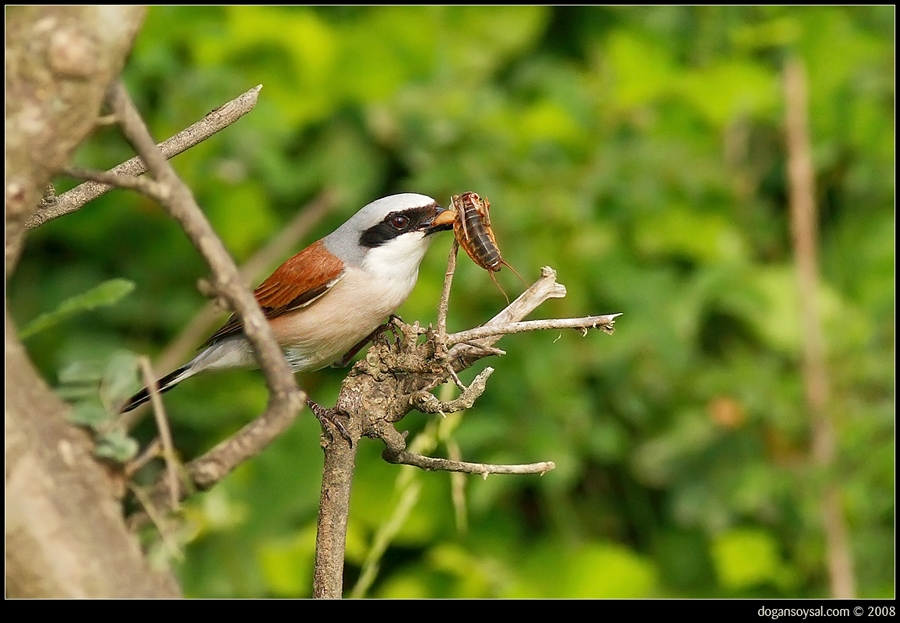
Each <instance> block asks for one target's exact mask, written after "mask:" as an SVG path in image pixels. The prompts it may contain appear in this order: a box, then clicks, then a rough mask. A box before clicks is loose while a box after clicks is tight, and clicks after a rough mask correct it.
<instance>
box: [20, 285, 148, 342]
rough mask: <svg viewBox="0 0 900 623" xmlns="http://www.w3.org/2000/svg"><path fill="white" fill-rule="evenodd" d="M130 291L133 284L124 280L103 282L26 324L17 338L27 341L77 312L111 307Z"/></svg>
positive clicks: (132, 288)
mask: <svg viewBox="0 0 900 623" xmlns="http://www.w3.org/2000/svg"><path fill="white" fill-rule="evenodd" d="M132 290H134V283H133V282H131V281H128V280H126V279H110V280H109V281H104V282H103V283H101V284H100V285H98V286H97V287H95V288H92V289H90V290H88V291H87V292H84V293H83V294H79V295H77V296H73V297H71V298H68V299H66V300H65V301H63V302H62V303H60V304H59V307H57V308H56V309H55V310H53V311H52V312H48V313H46V314H41V315H40V316H38V317H37V318H35V319H34V320H32V321H31V322H29V323H28V324H26V325H25V326H24V327H22V330H21V331H20V332H19V338H20V339H23V340H24V339H27V338H29V337H31V336H32V335H34V334H35V333H39V332H40V331H45V330H47V329H49V328H50V327H53V326H55V325H57V324H59V323H60V322H62V321H63V320H65V319H67V318H69V317H70V316H73V315H75V314H77V313H79V312H83V311H90V310H93V309H96V308H98V307H104V306H107V305H113V304H115V303H117V302H118V301H119V299H121V298H122V297H123V296H126V295H128V294H130V293H131V291H132Z"/></svg>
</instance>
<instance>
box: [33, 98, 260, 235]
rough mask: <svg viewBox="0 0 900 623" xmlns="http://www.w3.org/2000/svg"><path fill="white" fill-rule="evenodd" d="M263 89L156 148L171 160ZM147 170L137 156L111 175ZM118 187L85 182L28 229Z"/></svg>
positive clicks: (247, 106) (239, 112)
mask: <svg viewBox="0 0 900 623" xmlns="http://www.w3.org/2000/svg"><path fill="white" fill-rule="evenodd" d="M260 89H262V85H261V84H260V85H257V86H255V87H253V88H252V89H250V90H249V91H247V92H246V93H243V94H241V95H239V96H238V97H236V98H235V99H233V100H231V101H230V102H226V103H225V104H223V105H222V106H219V107H218V108H216V109H215V110H213V111H211V112H209V113H208V114H207V115H206V116H205V117H204V118H203V119H201V120H200V121H198V122H197V123H195V124H193V125H192V126H190V127H188V128H186V129H184V130H182V131H181V132H179V133H178V134H176V135H175V136H173V137H171V138H168V139H166V140H165V141H163V142H162V143H160V144H159V145H157V147H158V148H159V151H161V152H162V154H163V156H164V157H165V158H166V159H168V158H172V157H174V156H177V155H178V154H180V153H182V152H183V151H186V150H188V149H190V148H191V147H193V146H194V145H197V144H198V143H200V142H202V141H204V140H206V139H208V138H209V137H210V136H212V135H213V134H215V133H216V132H218V131H220V130H223V129H224V128H226V127H228V126H229V125H231V124H232V123H234V122H235V121H237V120H238V119H240V118H241V117H243V116H244V115H246V114H247V113H248V112H250V111H251V110H253V108H254V107H255V106H256V102H257V100H258V99H259V91H260ZM146 171H147V168H146V167H145V165H144V162H143V161H142V160H141V158H140V156H135V157H134V158H132V159H130V160H127V161H125V162H123V163H122V164H120V165H118V166H116V167H113V168H112V169H110V170H109V171H108V173H111V174H113V175H125V176H138V175H141V174H143V173H145V172H146ZM118 186H119V184H117V183H110V182H108V181H107V182H104V181H100V180H98V181H91V182H86V183H84V184H81V185H79V186H76V187H75V188H73V189H72V190H70V191H68V192H65V193H63V194H61V195H58V196H56V197H55V198H54V200H53V201H46V202H43V203H42V205H41V207H40V209H38V210H37V211H36V212H35V213H34V214H33V215H32V216H31V217H30V218H29V219H28V221H27V222H26V223H25V228H26V229H34V228H35V227H38V226H40V225H43V224H44V223H46V222H48V221H51V220H53V219H55V218H58V217H60V216H64V215H66V214H70V213H71V212H75V211H76V210H78V209H80V208H81V207H82V206H83V205H84V204H86V203H87V202H89V201H91V200H93V199H96V198H97V197H99V196H100V195H102V194H104V193H106V192H108V191H109V190H111V189H113V188H115V187H118Z"/></svg>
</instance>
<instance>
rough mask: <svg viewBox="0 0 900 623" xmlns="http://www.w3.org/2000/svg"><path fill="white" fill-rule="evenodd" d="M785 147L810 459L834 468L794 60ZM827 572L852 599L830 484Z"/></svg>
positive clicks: (802, 97) (799, 80) (808, 171)
mask: <svg viewBox="0 0 900 623" xmlns="http://www.w3.org/2000/svg"><path fill="white" fill-rule="evenodd" d="M784 90H785V117H786V118H785V137H786V141H785V146H786V148H787V156H788V161H787V173H788V181H789V196H790V219H791V223H790V224H791V235H792V242H793V246H794V254H795V256H796V260H797V280H798V289H799V292H800V296H799V300H800V313H801V318H802V326H801V328H802V335H803V383H804V385H805V390H806V404H807V408H808V409H809V416H810V432H811V435H812V455H813V456H812V459H813V462H814V463H815V464H817V465H818V466H820V467H822V468H824V469H829V468H831V467H833V465H834V461H835V454H836V445H837V443H836V440H835V434H834V424H833V422H832V419H831V414H830V413H829V409H828V404H829V400H830V397H829V386H828V370H827V368H826V354H825V346H824V338H823V335H822V321H821V317H820V314H819V309H818V306H817V305H816V303H817V301H818V300H819V296H818V294H819V275H818V272H819V266H818V258H817V253H818V249H817V247H818V241H817V239H816V223H817V221H818V218H817V215H816V199H815V174H814V170H813V161H812V149H811V147H810V138H809V129H808V126H809V123H808V120H807V110H808V104H807V93H806V74H805V69H804V67H803V63H802V62H801V61H800V60H799V59H789V60H788V62H787V63H786V64H785V67H784ZM822 519H823V523H824V528H825V541H826V552H827V556H828V573H829V581H830V583H831V595H832V597H836V598H840V599H852V598H853V597H855V596H856V578H855V573H854V570H853V552H852V549H851V547H850V539H849V537H848V536H847V526H846V521H845V519H844V516H843V511H842V505H841V501H840V487H839V485H838V483H837V482H835V481H829V482H827V483H825V485H824V492H823V495H822Z"/></svg>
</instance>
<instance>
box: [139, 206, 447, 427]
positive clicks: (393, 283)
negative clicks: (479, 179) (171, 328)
mask: <svg viewBox="0 0 900 623" xmlns="http://www.w3.org/2000/svg"><path fill="white" fill-rule="evenodd" d="M454 220H455V213H454V212H453V211H451V210H447V209H445V208H442V207H440V206H439V205H438V204H437V202H436V201H435V200H434V199H432V198H431V197H426V196H425V195H418V194H414V193H403V194H399V195H390V196H388V197H384V198H382V199H378V200H377V201H373V202H372V203H370V204H368V205H367V206H365V207H363V208H362V209H361V210H360V211H359V212H357V213H356V214H354V215H353V216H352V217H351V218H350V220H348V221H347V222H346V223H344V224H343V225H341V226H340V227H338V228H337V229H336V230H335V231H334V232H332V233H331V234H329V235H327V236H325V237H324V238H322V239H321V240H319V241H317V242H314V243H313V244H311V245H309V246H308V247H306V248H305V249H303V250H302V251H301V252H300V253H298V254H297V255H295V256H294V257H292V258H290V259H289V260H287V261H286V262H285V263H284V264H282V265H281V266H279V267H278V268H277V269H275V272H273V273H272V274H271V275H270V276H269V278H268V279H266V280H265V281H263V282H262V284H261V285H260V286H259V287H258V288H256V290H255V291H254V292H253V294H254V296H255V297H256V300H257V301H258V302H259V305H260V307H262V310H263V312H264V313H265V315H266V318H267V319H268V320H269V323H270V324H271V327H272V331H273V332H274V333H275V339H276V340H277V341H278V344H279V346H281V348H282V350H283V351H284V354H285V357H286V358H287V360H288V362H289V363H290V364H291V368H292V369H293V371H294V372H301V371H309V370H318V369H319V368H324V367H325V366H327V365H329V364H331V363H334V362H335V361H337V360H339V359H341V357H342V356H343V355H345V354H346V353H348V352H349V351H350V350H351V349H352V348H353V347H354V346H356V345H358V344H359V343H360V341H362V340H363V339H364V338H366V337H367V336H369V335H370V334H371V333H372V332H373V331H374V330H375V329H377V328H378V326H379V325H380V324H381V323H382V322H383V321H384V319H385V318H387V317H388V316H389V315H390V314H392V313H393V312H394V310H396V309H397V308H398V307H399V306H400V305H401V304H402V303H403V301H405V300H406V298H407V297H408V296H409V294H410V292H412V289H413V286H415V285H416V279H417V278H418V275H419V264H420V263H421V261H422V258H423V257H425V251H427V250H428V247H429V245H430V244H431V234H433V233H435V232H438V231H443V230H448V229H452V228H453V223H454ZM201 348H202V350H201V351H200V353H199V354H198V355H197V356H196V357H194V358H193V359H191V360H190V361H189V362H188V363H186V364H185V365H183V366H181V367H180V368H178V369H177V370H175V371H174V372H171V373H170V374H167V375H166V376H164V377H163V378H161V379H160V380H159V381H158V383H157V385H158V387H159V391H160V392H164V391H167V390H170V389H172V388H173V387H175V386H176V385H177V384H178V383H181V382H182V381H183V380H185V379H187V378H189V377H192V376H194V375H195V374H198V373H199V372H203V371H205V370H221V369H225V368H253V367H256V366H257V363H256V359H255V358H254V356H253V352H252V349H251V347H250V343H249V342H248V341H247V338H246V337H244V334H243V332H242V330H241V322H240V320H238V318H237V316H235V315H233V314H232V316H231V318H229V320H228V321H227V322H226V323H225V324H224V325H223V326H222V328H221V329H219V330H218V331H216V332H215V333H214V334H213V335H212V337H210V338H209V340H207V341H206V343H205V344H204V345H203V346H202V347H201ZM149 399H150V395H149V393H148V391H147V389H146V388H144V389H142V390H141V391H139V392H138V393H136V394H135V395H134V396H132V397H131V398H130V399H129V400H128V401H127V402H126V403H125V405H124V406H123V407H122V412H123V413H124V412H126V411H130V410H132V409H134V408H135V407H137V406H139V405H141V404H143V403H145V402H147V401H148V400H149Z"/></svg>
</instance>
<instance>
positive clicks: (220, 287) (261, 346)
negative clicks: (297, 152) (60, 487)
mask: <svg viewBox="0 0 900 623" xmlns="http://www.w3.org/2000/svg"><path fill="white" fill-rule="evenodd" d="M109 104H110V108H112V110H113V112H114V113H115V114H116V117H117V118H118V120H119V123H120V125H121V127H122V131H123V133H124V134H125V137H126V138H127V139H128V140H129V142H130V143H131V144H132V145H133V146H134V148H135V151H137V153H138V156H140V158H141V159H142V160H143V161H144V162H146V163H147V169H148V171H149V172H150V173H151V174H152V175H153V177H154V178H155V179H156V180H157V183H158V184H159V186H160V188H161V189H162V193H161V195H160V196H159V197H158V198H159V199H160V200H161V203H162V205H163V207H164V208H165V209H166V211H168V212H169V213H170V214H171V215H172V217H173V218H175V219H176V220H177V221H178V222H179V223H180V224H181V226H182V228H183V229H184V230H185V233H187V235H188V237H189V238H190V240H191V242H193V243H194V245H195V246H196V247H197V249H198V251H200V254H201V255H202V256H203V257H204V259H205V260H206V261H207V263H208V264H209V267H210V270H211V272H212V276H213V283H214V286H215V288H216V290H217V291H218V292H219V293H220V295H221V296H222V297H223V299H225V300H226V301H227V302H228V304H229V305H230V306H231V307H232V308H233V309H234V310H235V313H236V314H237V315H238V316H239V317H240V318H241V321H242V323H243V327H244V329H243V330H244V334H245V335H246V337H247V339H248V341H249V342H250V344H251V346H252V347H253V352H254V355H255V357H256V359H257V362H258V363H259V366H260V368H261V369H262V371H263V374H264V376H265V379H266V385H267V386H268V388H269V404H268V405H267V408H266V411H265V413H263V414H262V415H261V416H259V417H258V418H256V420H254V421H253V422H251V423H250V424H248V425H247V426H245V427H244V428H243V429H241V431H239V432H238V433H237V434H236V435H235V436H234V437H232V438H231V439H229V440H226V441H225V442H222V443H221V444H219V445H218V446H216V447H215V448H213V449H212V450H210V451H209V452H208V453H206V454H205V455H204V456H202V457H200V458H199V459H195V460H194V461H191V462H190V463H188V464H187V466H186V468H187V473H188V476H189V477H190V478H191V480H192V484H193V485H194V486H196V487H197V488H198V489H201V490H202V489H207V488H209V487H210V486H212V484H214V483H215V482H218V481H219V480H220V479H221V478H223V477H224V476H225V475H226V474H228V473H230V472H231V470H233V469H234V468H235V467H237V466H238V465H239V464H240V463H241V462H243V461H246V460H247V459H248V458H250V457H252V456H255V455H257V454H259V452H261V451H262V450H263V448H265V447H266V446H267V445H268V444H269V443H271V441H273V440H274V439H275V438H277V437H278V436H279V435H280V434H281V433H282V432H284V431H285V430H286V429H287V428H288V427H289V426H290V425H291V424H292V423H293V421H294V419H295V418H296V417H297V414H298V412H299V410H300V408H301V406H302V404H303V401H304V394H303V393H302V392H300V390H299V389H298V388H297V385H296V383H295V382H294V377H293V374H292V372H291V369H290V367H289V365H288V363H287V361H286V360H285V358H284V355H283V354H282V352H281V349H280V348H279V347H278V344H277V343H276V342H275V338H274V336H273V335H272V330H271V327H270V326H269V323H268V322H267V321H266V319H265V317H264V316H263V313H262V310H261V309H260V308H259V305H258V304H257V302H256V299H255V298H254V297H253V295H252V294H251V293H250V291H249V290H248V288H247V287H246V285H244V283H243V279H242V278H241V276H240V274H239V273H238V269H237V267H236V266H235V264H234V261H233V260H232V259H231V256H230V255H229V254H228V252H227V251H226V250H225V248H224V246H223V245H222V241H221V240H220V239H219V238H218V236H216V234H215V232H214V231H213V229H212V226H211V225H210V224H209V221H208V220H207V219H206V216H205V215H204V214H203V211H202V210H201V209H200V207H199V206H198V205H197V203H196V201H195V200H194V197H193V195H192V194H191V192H190V189H188V188H187V186H186V185H185V184H184V183H183V182H182V181H181V180H180V178H179V177H178V175H177V174H176V173H175V171H174V169H172V167H171V165H170V164H169V163H168V162H167V161H166V158H165V157H164V156H163V154H162V153H160V151H159V150H158V149H157V147H156V144H155V142H154V141H153V139H152V137H151V136H150V133H149V132H148V131H147V128H146V125H145V124H144V121H143V119H141V117H140V114H139V113H138V111H137V110H136V109H135V107H134V104H133V103H132V102H131V99H130V98H129V96H128V94H127V92H126V91H125V88H124V86H123V85H121V84H116V85H115V86H114V87H113V88H112V89H111V91H110V94H109ZM180 488H181V487H180ZM167 489H168V485H167V484H166V483H165V482H161V483H158V484H157V486H156V489H155V491H154V496H153V498H152V499H153V502H154V504H157V505H158V506H163V505H165V504H166V503H167V502H166V499H165V496H166V495H167ZM184 495H185V491H183V490H182V491H179V492H178V496H177V497H178V498H179V499H181V498H183V497H184Z"/></svg>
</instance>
